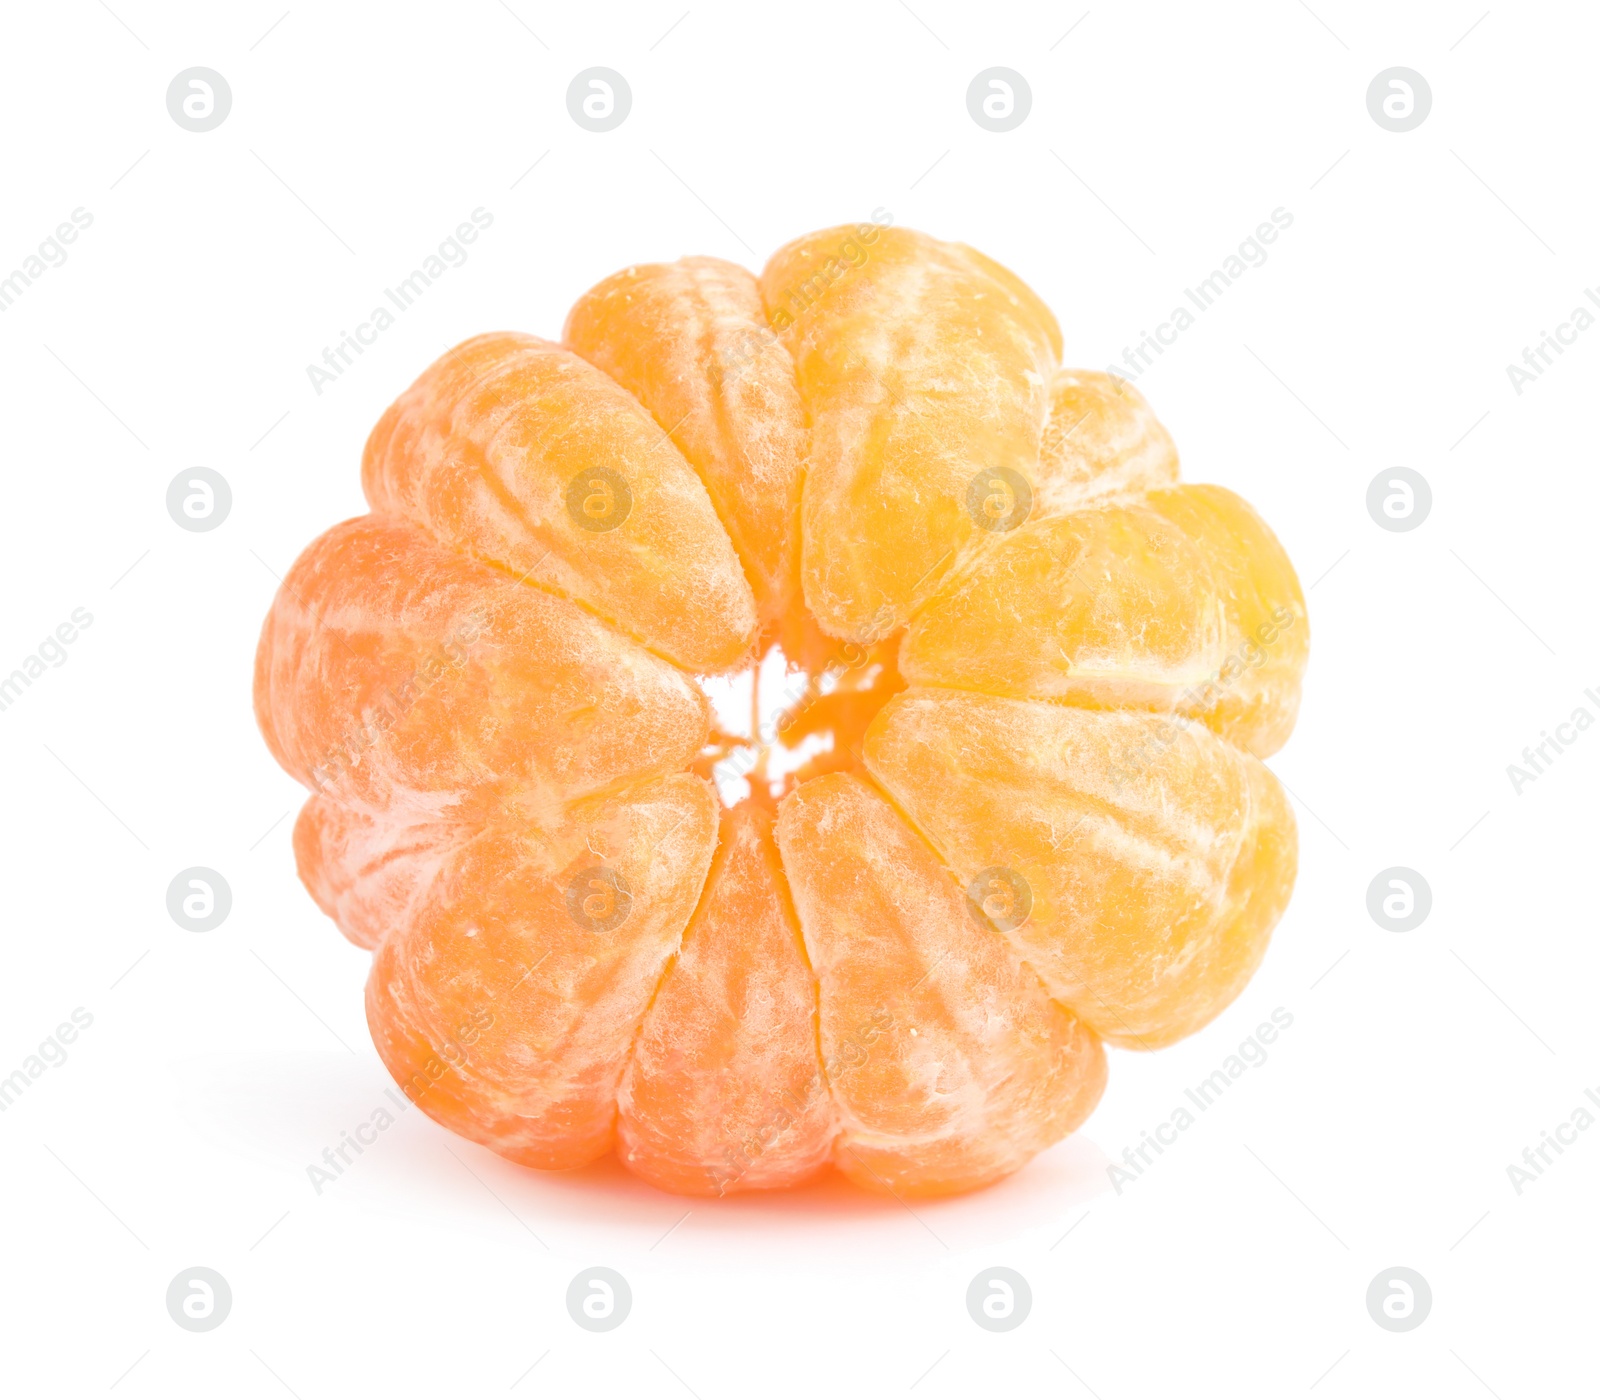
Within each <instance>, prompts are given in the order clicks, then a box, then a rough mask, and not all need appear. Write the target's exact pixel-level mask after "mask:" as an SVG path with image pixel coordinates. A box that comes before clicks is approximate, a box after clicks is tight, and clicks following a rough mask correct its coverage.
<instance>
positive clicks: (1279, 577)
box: [1145, 486, 1311, 758]
mask: <svg viewBox="0 0 1600 1400" xmlns="http://www.w3.org/2000/svg"><path fill="white" fill-rule="evenodd" d="M1145 499H1146V504H1147V505H1149V507H1150V508H1151V509H1152V510H1155V511H1159V512H1160V513H1161V514H1162V515H1164V516H1166V518H1167V519H1168V520H1170V521H1172V523H1173V524H1175V525H1176V526H1177V527H1178V528H1179V529H1180V530H1183V531H1184V532H1185V533H1186V534H1187V535H1188V536H1189V537H1190V538H1191V539H1193V540H1195V541H1196V542H1197V543H1198V544H1199V545H1200V547H1201V548H1202V549H1203V550H1205V552H1206V554H1207V556H1208V557H1209V558H1210V560H1211V569H1212V573H1213V575H1214V576H1215V578H1216V580H1217V585H1218V589H1219V592H1220V594H1221V606H1222V613H1223V617H1224V618H1225V619H1226V624H1227V628H1228V643H1227V649H1228V656H1227V659H1226V660H1225V661H1224V662H1223V666H1222V669H1221V671H1220V672H1219V674H1218V675H1217V676H1216V677H1215V678H1214V679H1213V681H1212V683H1211V685H1210V686H1209V687H1208V688H1207V689H1205V690H1204V691H1203V693H1202V694H1201V695H1200V696H1199V697H1197V699H1196V703H1195V708H1194V710H1193V712H1194V713H1197V714H1203V715H1204V716H1205V719H1206V723H1208V724H1209V725H1211V727H1212V728H1213V729H1215V730H1216V731H1217V732H1218V733H1219V734H1224V735H1226V736H1227V737H1228V738H1230V739H1232V740H1233V741H1234V742H1235V743H1236V744H1240V745H1242V746H1244V747H1245V748H1247V749H1249V750H1250V752H1251V753H1253V754H1255V755H1257V756H1258V757H1260V758H1266V757H1267V756H1268V755H1269V754H1274V753H1277V751H1278V750H1279V749H1281V748H1282V747H1283V746H1284V744H1285V743H1287V742H1288V739H1289V733H1290V731H1291V730H1293V728H1294V721H1295V716H1296V715H1298V714H1299V712H1300V677H1301V676H1302V675H1303V674H1304V673H1305V669H1306V659H1307V657H1309V655H1310V654H1311V626H1310V623H1309V621H1308V619H1307V617H1306V600H1305V595H1304V594H1302V593H1301V591H1300V580H1299V579H1298V578H1296V577H1295V572H1294V565H1293V564H1291V563H1290V562H1289V556H1288V555H1287V554H1286V553H1284V549H1283V546H1282V545H1281V544H1279V543H1278V537H1277V536H1276V535H1274V534H1273V533H1272V531H1271V530H1270V529H1268V528H1267V523H1266V521H1264V520H1263V519H1262V518H1261V517H1260V516H1259V515H1257V514H1256V513H1255V511H1253V510H1252V509H1251V508H1250V506H1249V505H1248V503H1246V502H1245V501H1243V500H1241V499H1240V498H1239V497H1238V496H1236V495H1234V493H1233V492H1232V491H1229V490H1228V489H1227V488H1226V487H1222V486H1177V487H1173V488H1171V489H1169V490H1164V491H1152V492H1151V493H1150V495H1149V496H1148V497H1146V498H1145Z"/></svg>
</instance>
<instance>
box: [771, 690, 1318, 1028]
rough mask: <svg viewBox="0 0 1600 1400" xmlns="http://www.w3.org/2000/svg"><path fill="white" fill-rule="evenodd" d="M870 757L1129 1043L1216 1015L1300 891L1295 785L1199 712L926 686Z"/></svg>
mask: <svg viewBox="0 0 1600 1400" xmlns="http://www.w3.org/2000/svg"><path fill="white" fill-rule="evenodd" d="M864 757H865V760H866V764H867V768H868V770H869V771H870V772H871V773H872V775H873V776H874V777H875V778H877V779H878V781H879V782H881V783H882V784H883V785H884V787H885V788H886V789H887V790H888V791H889V792H890V794H891V795H892V796H893V797H894V799H895V801H896V802H898V803H899V804H900V806H901V807H902V808H903V809H904V810H905V811H906V813H907V814H908V816H909V817H910V819H911V820H912V821H913V822H914V823H915V824H916V826H917V829H918V830H919V831H921V832H922V833H924V834H925V835H926V836H927V838H928V840H930V841H931V842H932V843H933V845H934V847H935V848H936V849H937V850H938V851H939V853H940V854H941V855H942V856H943V858H944V859H945V861H946V862H947V863H948V864H949V865H950V867H951V868H952V869H954V870H955V871H956V872H957V874H958V875H959V876H960V877H961V879H962V880H963V881H966V882H973V881H977V880H978V879H979V877H980V875H982V876H985V878H984V879H983V880H982V881H981V888H980V893H981V894H983V895H984V897H985V898H988V897H989V896H990V895H991V894H992V895H994V896H996V897H998V899H999V903H998V904H996V906H995V909H994V910H993V911H992V912H993V913H994V918H995V923H996V926H997V928H998V931H999V932H1001V933H1004V934H1005V935H1006V936H1007V937H1009V938H1010V940H1011V942H1012V943H1013V944H1014V945H1015V947H1016V949H1017V951H1018V953H1019V954H1020V955H1021V956H1022V957H1023V958H1024V959H1026V961H1027V962H1028V964H1029V965H1030V966H1031V967H1033V968H1035V969H1036V970H1037V971H1038V973H1039V975H1040V976H1041V977H1042V978H1043V979H1044V981H1045V984H1046V986H1048V987H1049V988H1050V990H1051V992H1052V993H1053V994H1054V995H1055V997H1056V998H1057V999H1058V1000H1059V1001H1061V1002H1062V1003H1063V1004H1064V1005H1066V1006H1070V1007H1071V1008H1072V1009H1073V1010H1074V1011H1076V1012H1077V1013H1078V1014H1079V1015H1080V1016H1082V1017H1083V1018H1084V1019H1085V1020H1086V1021H1088V1022H1089V1024H1090V1025H1092V1026H1093V1027H1094V1028H1095V1030H1097V1031H1098V1032H1099V1033H1100V1034H1101V1035H1103V1036H1104V1037H1105V1038H1106V1039H1107V1040H1110V1041H1112V1042H1114V1043H1116V1044H1119V1045H1125V1046H1130V1047H1135V1048H1141V1049H1152V1048H1155V1047H1157V1046H1160V1045H1165V1044H1168V1043H1170V1042H1172V1041H1174V1040H1178V1039H1180V1038H1181V1037H1183V1036H1185V1035H1188V1034H1190V1033H1191V1032H1193V1031H1195V1030H1198V1029H1199V1028H1200V1027H1201V1026H1203V1025H1205V1023H1206V1022H1207V1021H1209V1020H1211V1019H1212V1017H1214V1016H1215V1015H1216V1014H1217V1013H1218V1012H1219V1011H1221V1010H1222V1009H1223V1007H1225V1006H1227V1005H1228V1003H1229V1002H1231V1001H1232V1000H1233V999H1234V997H1236V996H1237V995H1238V994H1239V992H1240V991H1241V990H1242V988H1243V987H1244V984H1245V983H1246V982H1247V981H1248V980H1249V978H1250V974H1251V973H1252V972H1254V971H1255V969H1256V966H1257V965H1258V964H1259V963H1260V961H1261V958H1262V956H1263V955H1264V954H1265V952H1266V948H1267V940H1268V938H1269V937H1270V935H1271V932H1272V928H1273V925H1274V924H1276V923H1277V921H1278V918H1279V916H1280V915H1281V914H1282V913H1283V910H1284V907H1285V906H1286V905H1287V903H1288V900H1289V892H1290V889H1291V887H1292V886H1293V884H1294V873H1295V852H1296V845H1295V823H1294V814H1293V812H1292V811H1291V809H1290V807H1289V803H1288V800H1287V799H1286V798H1285V797H1284V795H1283V790H1282V789H1281V788H1280V787H1279V786H1278V783H1277V780H1276V779H1275V778H1273V776H1272V774H1271V773H1270V772H1269V771H1268V770H1267V769H1266V767H1265V766H1264V765H1262V764H1261V763H1260V762H1259V761H1257V760H1256V759H1254V758H1252V757H1250V756H1249V755H1248V754H1244V753H1241V752H1240V751H1239V750H1237V749H1235V748H1233V747H1232V746H1231V745H1229V744H1226V743H1224V742H1223V741H1222V740H1220V739H1218V738H1216V737H1215V736H1214V735H1212V734H1211V733H1210V731H1208V730H1206V729H1204V728H1202V727H1201V726H1199V725H1197V724H1185V723H1184V722H1182V721H1179V720H1173V719H1170V718H1162V717H1156V716H1152V715H1142V714H1136V713H1131V712H1126V711H1122V712H1112V713H1103V712H1099V711H1094V710H1084V709H1076V708H1073V707H1071V706H1065V705H1049V704H1039V703H1033V702H1027V701H1020V700H1006V699H1000V698H997V697H994V696H987V695H975V694H971V693H969V692H966V691H957V690H922V689H917V690H910V691H907V692H906V693H905V694H903V695H901V696H898V697H897V698H896V699H894V700H892V701H890V702H889V704H888V705H886V706H885V707H884V708H883V710H882V711H880V712H879V715H878V718H877V719H876V720H875V721H874V723H873V725H872V728H871V729H870V730H868V732H867V740H866V745H865V748H864ZM1012 874H1015V875H1017V876H1020V877H1021V881H1022V883H1021V884H1016V883H1015V882H1013V881H1012V879H1011V875H1012ZM996 880H998V881H999V884H996V883H995V881H996ZM797 900H798V895H797ZM1030 905H1031V908H1030ZM1024 912H1026V915H1027V917H1026V921H1025V922H1022V923H1020V925H1017V924H1016V919H1017V918H1018V917H1019V916H1020V915H1022V914H1023V913H1024ZM804 918H805V906H804V904H803V903H801V919H802V921H804ZM814 960H815V959H814ZM824 1005H826V1003H824Z"/></svg>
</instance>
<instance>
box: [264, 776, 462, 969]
mask: <svg viewBox="0 0 1600 1400" xmlns="http://www.w3.org/2000/svg"><path fill="white" fill-rule="evenodd" d="M471 836H472V832H471V831H469V830H467V829H464V828H462V827H460V826H457V825H455V824H454V823H450V822H441V821H433V820H428V819H427V818H426V817H423V818H421V819H418V818H415V817H407V816H406V815H405V814H404V813H402V812H401V811H399V810H398V809H395V810H391V811H385V812H378V813H370V812H362V811H357V810H356V809H355V808H353V807H347V806H345V804H344V803H342V802H338V801H336V800H334V799H333V798H331V797H324V796H322V795H320V794H317V795H314V796H312V797H311V798H310V799H309V800H308V801H307V802H306V805H305V806H304V807H302V808H301V809H300V815H299V817H298V818H297V819H296V820H295V824H294V856H295V864H296V866H297V867H298V869H299V872H300V879H301V880H302V881H303V882H304V884H305V887H306V889H307V890H309V891H310V892H311V897H312V898H313V899H314V900H316V901H317V906H318V908H320V909H321V910H322V912H323V913H324V914H326V915H327V916H328V917H329V918H330V919H332V920H333V921H334V923H336V924H338V926H339V929H340V931H341V932H342V933H343V934H344V936H345V937H346V938H348V939H349V940H350V941H351V942H352V943H354V944H355V945H356V946H357V947H360V948H376V947H377V946H378V944H379V943H381V942H382V941H383V939H384V937H385V936H386V935H387V934H388V932H389V930H390V929H394V928H400V927H402V926H404V924H405V923H406V922H407V921H408V919H409V918H410V914H411V909H412V906H413V905H414V904H415V902H416V901H417V899H418V898H419V897H420V896H421V895H422V894H423V892H424V891H426V889H427V888H428V886H429V884H431V883H432V881H433V878H434V876H435V875H437V874H438V872H439V869H440V867H441V866H442V865H443V864H444V861H445V858H446V857H447V856H448V855H449V854H450V853H451V851H453V850H454V849H455V848H456V847H457V846H460V845H462V844H464V843H465V842H466V841H467V840H469V839H470V838H471Z"/></svg>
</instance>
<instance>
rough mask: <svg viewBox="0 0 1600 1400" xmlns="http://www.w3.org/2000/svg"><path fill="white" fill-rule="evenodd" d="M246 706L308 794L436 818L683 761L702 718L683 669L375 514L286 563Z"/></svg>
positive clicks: (535, 808)
mask: <svg viewBox="0 0 1600 1400" xmlns="http://www.w3.org/2000/svg"><path fill="white" fill-rule="evenodd" d="M255 702H256V715H257V718H258V720H259V721H260V724H261V729H262V732H263V733H264V734H265V735H266V737H267V742H268V743H269V744H270V745H271V747H272V751H273V753H274V754H275V755H276V757H277V759H278V762H279V763H281V764H282V765H283V766H284V768H286V769H287V770H288V771H289V772H290V773H291V774H293V775H294V776H295V777H296V778H298V779H299V780H300V781H301V782H302V783H304V784H305V785H306V786H307V787H309V788H313V789H319V790H323V791H328V792H332V793H334V794H335V795H337V796H339V797H341V798H343V799H345V800H347V801H350V802H353V803H355V804H357V805H366V806H370V807H374V808H382V807H384V806H386V805H388V804H389V802H390V801H391V799H395V798H400V799H403V804H402V805H405V804H407V803H409V804H410V806H413V807H414V806H416V805H417V804H418V803H421V804H422V805H423V806H425V807H427V808H429V809H431V810H432V811H434V812H435V813H438V812H442V811H444V810H446V809H448V808H460V809H465V808H469V807H470V808H472V809H474V810H480V809H481V807H482V804H483V803H485V802H487V801H488V800H490V798H491V797H492V798H496V799H498V800H499V801H502V802H506V803H511V804H513V805H514V806H515V808H516V810H518V811H519V812H521V813H522V814H523V815H525V816H527V817H529V818H531V819H533V820H536V821H546V820H551V819H553V818H554V816H555V815H557V814H558V813H559V811H560V808H561V805H562V804H563V803H565V802H567V801H569V800H571V799H572V798H574V797H576V796H579V795H581V794H583V793H587V792H594V791H597V790H599V789H601V788H606V787H611V786H615V785H617V784H620V783H623V782H629V781H633V780H635V779H638V778H641V777H644V776H646V775H649V774H660V773H669V772H672V771H674V770H676V769H681V768H683V767H684V766H686V765H687V764H688V763H689V761H690V760H691V759H692V758H693V757H694V755H695V754H696V753H697V752H698V751H699V749H700V747H701V745H702V744H704V743H705V739H706V735H707V733H708V732H709V723H710V721H709V714H708V710H707V706H706V702H705V699H704V697H703V696H702V695H701V694H700V692H699V690H698V689H697V688H696V687H695V686H694V684H693V683H692V682H691V681H690V680H689V679H688V678H687V677H685V676H683V675H681V674H680V673H679V672H678V671H676V670H674V669H673V668H672V667H671V666H669V665H668V664H667V663H666V662H664V661H662V660H660V659H659V658H657V657H655V656H652V655H651V654H650V653H649V652H647V651H645V650H644V648H642V647H640V646H638V645H637V644H636V643H634V642H630V641H629V640H628V639H627V638H625V637H622V636H620V635H618V634H617V633H616V632H615V631H613V630H612V629H611V628H609V627H607V626H606V625H605V624H604V623H603V622H600V621H599V620H597V619H596V618H594V617H592V616H590V615H589V614H588V613H585V612H583V611H582V610H581V609H579V608H578V607H576V606H575V605H574V604H572V603H570V602H568V601H567V600H566V599H564V598H558V597H555V596H554V595H552V594H549V593H545V592H542V591H541V590H539V589H536V588H529V587H526V586H524V585H519V584H517V583H516V582H514V581H513V580H511V579H509V578H507V577H506V576H505V575H504V574H500V573H497V572H496V571H494V570H492V569H489V568H486V567H484V566H483V565H481V564H477V563H474V562H473V561H472V560H470V559H467V558H464V557H462V556H461V555H458V554H452V553H450V552H449V551H447V550H442V549H440V548H438V547H437V546H436V545H434V544H432V543H431V542H430V541H429V540H428V538H427V537H426V536H425V535H423V534H421V533H420V532H418V531H416V530H414V529H411V528H410V527H409V526H404V525H396V524H391V523H387V522H383V521H380V520H377V519H375V518H374V517H372V516H361V517H359V518H357V519H355V520H348V521H346V522H345V523H344V524H342V525H336V526H334V528H333V529H331V530H329V531H328V532H327V533H326V534H324V535H323V536H321V538H319V539H318V540H316V541H315V542H313V543H312V544H311V545H310V547H309V548H307V550H306V551H305V553H304V554H302V555H301V556H300V558H299V559H297V560H296V561H295V563H294V565H293V567H292V568H291V569H290V570H289V574H288V577H287V578H286V579H285V580H284V584H283V587H282V588H281V589H279V591H278V595H277V598H276V599H275V600H274V602H273V605H272V611H271V612H270V613H269V614H268V615H267V621H266V624H265V626H264V627H263V628H262V631H261V644H260V646H259V648H258V649H257V652H256V679H255ZM421 794H426V800H425V801H424V800H423V799H422V797H421V796H420V795H421ZM460 814H461V815H463V816H464V815H466V813H465V811H463V812H461V813H460Z"/></svg>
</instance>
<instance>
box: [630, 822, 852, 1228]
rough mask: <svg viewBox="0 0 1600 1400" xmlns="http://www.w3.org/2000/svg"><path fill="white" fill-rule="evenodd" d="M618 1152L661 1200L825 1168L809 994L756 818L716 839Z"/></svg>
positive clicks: (641, 1052)
mask: <svg viewBox="0 0 1600 1400" xmlns="http://www.w3.org/2000/svg"><path fill="white" fill-rule="evenodd" d="M618 1110H619V1118H618V1124H617V1137H618V1142H617V1155H618V1156H619V1157H620V1158H621V1159H622V1161H623V1163H624V1164H625V1165H626V1166H627V1167H628V1169H629V1170H630V1171H633V1172H636V1173H637V1174H638V1175H640V1176H642V1177H643V1178H644V1179H645V1180H646V1181H649V1182H650V1183H652V1184H653V1185H655V1186H659V1187H660V1188H661V1189H662V1190H664V1191H676V1192H680V1193H682V1194H685V1195H717V1196H720V1195H726V1194H730V1193H732V1192H734V1191H753V1190H766V1189H771V1188H774V1187H780V1186H794V1185H797V1184H798V1183H800V1182H802V1181H804V1180H805V1179H806V1178H807V1177H809V1176H811V1175H812V1174H813V1173H814V1172H815V1171H817V1169H818V1168H819V1167H821V1166H822V1165H823V1164H824V1163H826V1162H827V1160H828V1156H829V1152H830V1150H831V1148H832V1146H833V1138H834V1133H835V1126H836V1125H835V1121H834V1113H833V1105H832V1103H831V1101H830V1100H829V1098H828V1087H827V1084H826V1083H825V1082H824V1080H823V1077H822V1063H821V1058H820V1056H819V1053H818V1049H817V990H816V984H815V982H814V981H813V980H812V976H811V969H810V968H809V967H808V966H807V965H806V958H805V952H804V949H803V948H802V946H801V942H800V926H799V924H798V923H797V922H796V920H795V915H794V910H793V908H792V907H791V905H790V903H789V891H788V886H787V884H786V883H785V881H784V878H783V871H782V869H781V867H780V866H779V864H778V853H777V850H776V849H775V848H774V846H773V844H772V819H771V817H770V816H769V815H768V814H767V813H766V812H764V811H762V810H760V809H759V808H751V807H748V806H745V807H740V808H738V809H736V810H734V811H732V812H728V813H726V814H724V816H723V819H722V841H721V845H720V846H719V847H718V850H717V854H716V857H715V859H714V860H713V862H712V866H711V874H710V876H709V877H708V878H707V881H706V889H705V894H704V895H703V896H702V897H701V901H700V907H699V909H698V910H697V911H696V912H695V916H694V918H693V919H692V920H691V921H690V924H689V927H688V930H687V931H686V932H685V933H684V936H683V948H682V951H681V952H680V953H679V954H678V958H677V961H676V962H675V963H673V965H672V967H671V968H670V969H669V970H668V972H667V975H666V977H665V978H663V979H662V983H661V987H660V989H659V990H658V991H657V992H656V997H655V1000H654V1002H652V1003H651V1006H650V1010H649V1011H648V1012H646V1014H645V1018H644V1025H643V1026H642V1027H641V1028H640V1031H639V1036H638V1039H637V1040H635V1042H634V1047H633V1058H632V1060H631V1061H630V1063H629V1066H628V1071H627V1073H626V1074H625V1075H624V1076H623V1081H622V1089H621V1093H620V1094H619V1096H618Z"/></svg>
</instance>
